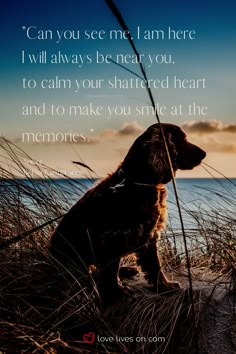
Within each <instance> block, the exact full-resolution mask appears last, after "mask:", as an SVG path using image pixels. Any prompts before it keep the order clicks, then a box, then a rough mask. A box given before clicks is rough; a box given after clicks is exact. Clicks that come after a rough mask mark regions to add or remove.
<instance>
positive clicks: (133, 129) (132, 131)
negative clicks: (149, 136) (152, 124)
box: [117, 121, 144, 136]
mask: <svg viewBox="0 0 236 354" xmlns="http://www.w3.org/2000/svg"><path fill="white" fill-rule="evenodd" d="M143 130H144V128H143V127H142V126H141V125H140V124H138V123H137V122H136V121H133V122H129V123H124V124H123V125H122V127H121V128H120V129H119V130H118V131H117V133H118V134H120V135H126V136H127V135H135V136H136V135H139V134H140V133H142V132H143Z"/></svg>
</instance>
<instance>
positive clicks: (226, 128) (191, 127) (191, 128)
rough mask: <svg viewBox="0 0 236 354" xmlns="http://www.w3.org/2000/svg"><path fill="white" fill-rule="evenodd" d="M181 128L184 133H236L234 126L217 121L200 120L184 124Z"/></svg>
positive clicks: (235, 125)
mask: <svg viewBox="0 0 236 354" xmlns="http://www.w3.org/2000/svg"><path fill="white" fill-rule="evenodd" d="M182 128H183V129H184V131H185V132H186V133H197V134H209V133H236V124H223V123H222V122H221V121H219V120H209V121H207V120H200V121H191V122H185V123H183V124H182Z"/></svg>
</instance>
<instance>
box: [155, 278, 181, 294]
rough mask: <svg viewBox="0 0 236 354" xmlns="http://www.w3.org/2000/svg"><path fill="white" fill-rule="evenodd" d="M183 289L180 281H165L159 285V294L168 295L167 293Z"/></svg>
mask: <svg viewBox="0 0 236 354" xmlns="http://www.w3.org/2000/svg"><path fill="white" fill-rule="evenodd" d="M180 289H181V285H180V283H179V282H178V281H170V280H168V281H165V282H159V283H158V284H157V292H158V293H166V292H170V291H171V292H173V291H177V290H180Z"/></svg>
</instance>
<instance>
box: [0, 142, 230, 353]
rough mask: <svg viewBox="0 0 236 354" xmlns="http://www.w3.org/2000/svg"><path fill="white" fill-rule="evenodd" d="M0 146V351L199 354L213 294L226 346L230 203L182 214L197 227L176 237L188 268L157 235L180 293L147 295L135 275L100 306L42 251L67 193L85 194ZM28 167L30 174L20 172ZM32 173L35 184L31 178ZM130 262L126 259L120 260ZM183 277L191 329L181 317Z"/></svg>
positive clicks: (184, 310) (172, 242)
mask: <svg viewBox="0 0 236 354" xmlns="http://www.w3.org/2000/svg"><path fill="white" fill-rule="evenodd" d="M0 148H1V160H2V162H1V167H0V171H1V180H0V186H1V201H0V208H1V214H0V223H1V229H0V231H1V233H0V236H1V238H0V242H1V250H0V266H1V274H0V351H1V353H4V354H5V353H92V352H94V353H103V352H104V353H131V352H132V353H134V352H137V353H181V350H183V348H185V350H186V348H187V350H188V352H189V353H195V352H196V353H197V351H196V350H198V352H199V353H201V350H203V349H197V348H199V345H200V346H202V348H203V347H204V345H205V346H206V345H208V346H209V342H208V339H207V338H206V337H207V336H206V334H205V337H204V338H205V339H203V338H202V336H203V333H205V331H206V327H207V328H208V331H209V332H210V330H211V323H209V319H208V320H206V313H210V312H211V311H213V310H212V309H213V307H214V306H215V305H214V304H215V301H216V298H219V297H220V294H222V292H223V294H224V296H223V299H226V298H227V299H228V300H227V301H228V302H227V304H228V305H227V306H226V305H225V306H226V307H225V308H224V313H225V315H224V318H225V320H224V321H223V324H221V327H220V328H222V331H223V332H224V333H227V336H231V337H230V338H231V343H232V342H233V340H234V335H235V333H236V325H235V324H236V321H235V318H236V314H235V303H236V300H235V294H236V285H235V284H236V282H235V281H236V266H235V259H236V236H235V229H236V223H235V217H234V214H233V213H232V210H233V208H232V207H234V206H235V198H234V195H231V197H230V198H229V199H228V206H229V209H228V210H226V209H225V208H224V210H223V211H222V210H221V209H220V207H218V208H216V207H213V206H212V208H209V205H208V208H207V209H206V210H204V208H201V209H200V210H199V211H196V210H195V211H191V210H189V211H188V212H189V213H190V214H191V217H193V218H194V220H195V221H196V222H197V227H195V228H194V229H191V230H186V236H187V244H188V252H189V260H190V267H191V268H190V269H188V263H187V261H186V253H185V251H184V247H183V243H182V241H181V240H182V239H181V237H182V234H181V231H179V230H176V229H174V228H170V227H168V228H167V230H166V231H165V233H163V237H162V240H161V242H160V253H161V258H162V263H163V268H164V270H165V271H166V272H167V273H168V277H169V278H171V277H173V278H174V279H179V280H180V282H181V283H182V285H183V289H181V290H180V291H178V292H175V293H168V294H154V293H152V292H151V291H150V290H149V288H148V286H147V284H146V283H145V280H144V278H143V276H142V274H140V275H137V276H136V277H134V278H133V279H126V280H124V282H125V283H126V284H127V285H129V286H130V287H131V288H132V292H131V295H130V296H128V295H126V296H124V298H121V299H120V300H118V301H117V302H116V303H114V304H112V305H110V306H108V307H107V308H104V307H103V306H102V304H101V301H100V297H99V293H98V291H97V288H96V284H95V282H94V280H93V278H92V276H91V275H90V273H89V272H87V273H86V274H85V273H82V272H81V271H80V270H78V269H75V268H74V267H73V265H69V264H60V263H58V262H57V261H56V260H55V259H53V258H52V257H51V256H50V255H49V253H48V244H49V239H50V236H51V234H52V232H53V230H54V229H55V227H56V224H57V222H58V221H52V220H56V219H57V218H60V217H61V216H62V215H63V214H64V213H65V212H66V211H67V210H68V209H69V208H70V206H71V203H70V201H71V199H73V200H74V198H75V195H76V196H77V197H78V198H79V197H80V196H81V195H82V194H83V193H84V192H85V191H86V188H87V187H86V186H85V185H83V182H82V181H81V180H80V181H78V180H73V179H70V178H69V177H68V176H61V177H62V178H64V179H65V180H66V183H63V184H62V183H59V180H58V182H57V180H54V179H53V184H52V183H51V182H52V178H53V173H54V172H56V171H54V170H52V169H50V168H49V167H48V166H42V165H41V164H39V163H37V162H36V161H34V160H33V159H31V158H30V157H29V156H28V155H26V154H25V153H24V152H23V151H22V150H21V149H19V148H18V147H17V146H15V145H14V144H12V143H10V142H9V141H7V140H5V139H2V140H1V144H0ZM29 162H31V163H29ZM32 164H33V166H34V175H32V171H31V169H30V168H29V166H32ZM47 171H48V173H47ZM35 173H37V174H38V178H39V179H35ZM19 176H20V177H21V178H19ZM223 194H224V193H223ZM202 198H204V193H203V192H202ZM206 203H207V201H206ZM49 221H52V222H49ZM48 222H49V223H48ZM44 224H45V226H44V227H42V228H40V225H44ZM133 262H134V257H133V256H132V255H131V256H130V257H128V258H126V259H124V261H123V263H125V264H127V263H128V264H132V263H133ZM189 270H190V272H191V276H192V282H193V295H194V299H193V300H194V308H195V315H196V318H195V321H193V318H192V315H191V306H192V300H191V298H190V294H189V283H188V271H189ZM220 298H221V297H220ZM214 311H215V310H214ZM219 316H220V315H219ZM215 320H217V318H216V319H215ZM225 321H226V325H225V326H226V327H227V328H226V329H225V328H224V324H225ZM219 333H220V332H219ZM84 335H85V337H84ZM86 335H87V336H88V337H86ZM93 335H94V336H95V337H94V338H93ZM199 336H200V338H201V340H199ZM218 337H219V338H221V337H220V335H218ZM86 338H87V340H90V341H91V343H88V342H86ZM137 338H138V339H137ZM140 338H142V339H140ZM150 338H152V341H150ZM153 338H154V339H153ZM92 342H93V343H92ZM221 342H222V340H221ZM199 343H200V344H199ZM204 343H205V344H204ZM224 345H225V347H224V348H226V349H225V351H223V352H225V353H227V352H230V351H227V350H228V349H227V348H228V347H229V348H230V344H229V343H227V342H225V341H224ZM231 346H232V344H231ZM221 350H222V348H221ZM232 350H233V349H232ZM202 352H204V351H202ZM209 352H210V351H209ZM213 352H214V350H213V351H212V353H213ZM232 352H233V351H232Z"/></svg>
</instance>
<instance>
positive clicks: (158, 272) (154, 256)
mask: <svg viewBox="0 0 236 354" xmlns="http://www.w3.org/2000/svg"><path fill="white" fill-rule="evenodd" d="M137 262H138V264H139V265H140V266H141V268H142V271H143V272H144V275H145V278H146V279H147V280H148V282H149V284H151V285H153V287H154V290H155V291H158V292H164V291H168V290H170V289H179V288H180V284H179V283H178V282H170V281H169V280H168V279H167V278H166V276H165V274H164V272H163V271H162V269H161V263H160V258H159V255H158V249H157V241H156V240H155V239H153V240H149V241H148V243H147V244H145V245H144V246H143V247H142V249H141V250H140V251H139V253H138V254H137Z"/></svg>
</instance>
